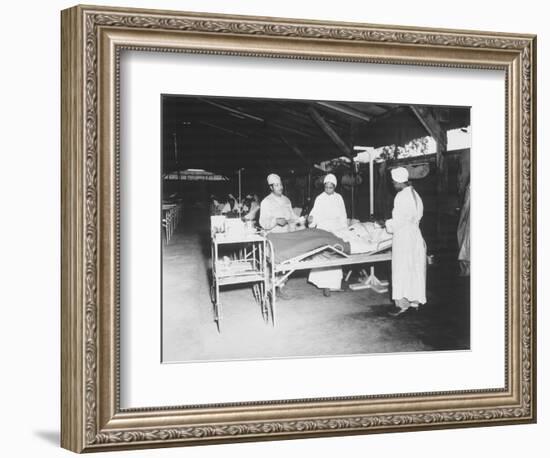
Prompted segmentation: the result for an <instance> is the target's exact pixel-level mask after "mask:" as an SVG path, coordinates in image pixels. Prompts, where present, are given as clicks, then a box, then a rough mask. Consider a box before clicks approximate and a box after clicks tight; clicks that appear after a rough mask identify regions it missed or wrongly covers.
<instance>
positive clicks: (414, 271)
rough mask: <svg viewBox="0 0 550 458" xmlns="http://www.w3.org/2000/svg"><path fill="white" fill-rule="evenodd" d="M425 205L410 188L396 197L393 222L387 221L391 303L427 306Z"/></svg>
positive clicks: (391, 220)
mask: <svg viewBox="0 0 550 458" xmlns="http://www.w3.org/2000/svg"><path fill="white" fill-rule="evenodd" d="M423 213H424V205H423V204H422V199H421V198H420V196H419V195H418V193H417V192H416V191H415V190H414V189H413V188H412V186H408V187H406V188H405V189H403V190H401V191H399V192H398V193H397V195H396V196H395V200H394V206H393V212H392V219H389V220H388V221H386V228H387V230H388V232H391V233H393V242H392V261H391V267H392V299H394V300H400V299H403V298H405V299H407V300H408V301H409V302H417V303H419V304H425V303H426V243H425V242H424V239H423V238H422V234H421V232H420V227H419V226H418V225H419V223H420V220H421V219H422V215H423Z"/></svg>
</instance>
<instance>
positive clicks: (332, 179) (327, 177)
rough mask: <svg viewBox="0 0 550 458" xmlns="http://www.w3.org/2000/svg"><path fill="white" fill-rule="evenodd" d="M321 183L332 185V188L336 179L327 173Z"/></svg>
mask: <svg viewBox="0 0 550 458" xmlns="http://www.w3.org/2000/svg"><path fill="white" fill-rule="evenodd" d="M323 183H332V184H333V185H334V186H336V183H337V180H336V177H335V176H334V175H333V174H332V173H329V174H327V175H326V176H325V179H324V180H323Z"/></svg>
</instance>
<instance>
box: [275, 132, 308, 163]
mask: <svg viewBox="0 0 550 458" xmlns="http://www.w3.org/2000/svg"><path fill="white" fill-rule="evenodd" d="M279 138H280V140H281V141H282V142H283V143H284V144H285V145H286V146H287V147H288V148H289V149H290V150H291V151H292V152H293V153H294V154H296V156H298V157H299V158H300V159H302V161H304V163H305V164H306V165H307V166H308V167H311V161H310V160H309V159H308V158H307V156H306V155H305V154H304V153H303V151H302V150H301V149H300V148H298V146H296V145H295V144H293V143H291V142H290V141H288V139H286V138H285V137H283V136H282V135H279Z"/></svg>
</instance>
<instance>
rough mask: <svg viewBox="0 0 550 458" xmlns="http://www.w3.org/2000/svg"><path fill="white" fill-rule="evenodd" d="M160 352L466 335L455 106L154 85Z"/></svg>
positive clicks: (449, 347) (460, 118) (438, 346)
mask: <svg viewBox="0 0 550 458" xmlns="http://www.w3.org/2000/svg"><path fill="white" fill-rule="evenodd" d="M161 119H162V121H161V122H162V125H161V128H162V144H161V155H162V158H161V160H162V177H161V186H162V202H161V212H160V214H161V218H160V222H159V229H160V241H161V242H160V246H161V256H162V301H161V304H162V306H161V307H162V310H161V318H162V319H161V323H162V332H161V335H162V345H161V347H162V361H163V362H164V363H182V362H201V361H225V360H249V359H250V360H254V359H270V358H301V357H329V356H346V355H350V356H351V355H368V354H379V353H397V352H420V351H430V352H433V351H464V350H469V349H470V223H469V220H470V146H471V131H472V126H471V122H470V121H471V120H470V107H468V106H428V105H413V104H406V103H403V104H396V103H383V102H378V101H376V102H356V101H334V100H330V101H329V100H299V99H269V98H243V97H221V96H216V97H213V96H199V95H185V94H162V95H161Z"/></svg>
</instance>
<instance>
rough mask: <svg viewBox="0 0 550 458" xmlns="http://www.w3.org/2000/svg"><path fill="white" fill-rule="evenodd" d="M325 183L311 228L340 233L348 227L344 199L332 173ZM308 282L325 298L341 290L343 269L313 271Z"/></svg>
mask: <svg viewBox="0 0 550 458" xmlns="http://www.w3.org/2000/svg"><path fill="white" fill-rule="evenodd" d="M323 182H324V185H325V191H324V192H323V193H322V194H319V195H318V196H317V198H316V199H315V203H314V204H313V209H312V210H311V212H310V214H309V217H308V222H309V226H310V227H317V228H318V229H323V230H325V231H329V232H333V233H338V232H339V231H342V230H345V229H347V227H348V223H347V221H348V217H347V213H346V206H345V205H344V199H342V196H341V195H340V194H338V193H337V192H335V189H336V185H337V180H336V177H335V176H334V175H333V174H332V173H329V174H328V175H327V176H325V179H324V180H323ZM308 280H309V282H310V283H313V284H314V285H315V286H317V287H318V288H321V289H322V290H323V294H324V295H325V296H329V295H330V291H331V290H339V289H340V287H341V284H342V269H339V268H336V269H335V268H322V269H312V270H311V272H310V274H309V278H308Z"/></svg>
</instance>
